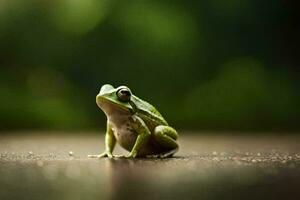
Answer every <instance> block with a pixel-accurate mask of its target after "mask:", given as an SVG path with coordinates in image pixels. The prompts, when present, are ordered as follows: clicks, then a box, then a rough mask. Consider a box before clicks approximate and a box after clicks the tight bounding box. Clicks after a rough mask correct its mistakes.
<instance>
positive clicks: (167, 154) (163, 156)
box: [146, 148, 178, 158]
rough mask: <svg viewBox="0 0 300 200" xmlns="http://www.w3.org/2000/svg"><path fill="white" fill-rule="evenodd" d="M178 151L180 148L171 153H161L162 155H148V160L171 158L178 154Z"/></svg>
mask: <svg viewBox="0 0 300 200" xmlns="http://www.w3.org/2000/svg"><path fill="white" fill-rule="evenodd" d="M177 151H178V148H176V149H172V150H171V151H168V152H165V153H161V154H153V155H147V156H146V158H170V157H172V156H173V155H174V154H175V153H176V152H177Z"/></svg>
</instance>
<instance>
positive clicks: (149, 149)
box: [89, 84, 178, 158]
mask: <svg viewBox="0 0 300 200" xmlns="http://www.w3.org/2000/svg"><path fill="white" fill-rule="evenodd" d="M96 103H97V105H98V106H99V107H100V108H101V109H102V110H103V112H104V113H105V115H106V117H107V124H106V134H105V152H104V153H102V154H99V155H89V157H93V158H102V157H109V158H113V157H128V158H135V157H158V158H166V157H171V156H172V155H173V154H175V153H176V152H177V151H178V143H177V141H176V140H177V138H178V134H177V132H176V130H175V129H174V128H172V127H171V126H169V125H168V123H167V121H166V120H165V119H164V118H163V116H162V115H161V114H160V113H159V112H158V111H157V110H156V108H155V107H154V106H152V105H151V104H150V103H148V102H146V101H144V100H142V99H140V98H138V97H137V96H135V95H133V94H132V92H131V90H130V89H129V88H128V87H127V86H120V87H117V88H114V87H113V86H112V85H109V84H105V85H103V86H102V87H101V89H100V92H99V94H98V95H97V96H96ZM116 143H118V144H119V145H120V146H121V147H123V148H124V149H126V150H127V151H129V152H130V153H129V154H128V155H126V156H118V155H114V154H113V150H114V147H115V145H116Z"/></svg>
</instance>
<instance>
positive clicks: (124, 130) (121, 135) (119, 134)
mask: <svg viewBox="0 0 300 200" xmlns="http://www.w3.org/2000/svg"><path fill="white" fill-rule="evenodd" d="M113 131H114V135H115V138H116V140H117V142H118V144H119V145H120V146H121V147H123V148H124V149H126V150H127V151H131V149H132V147H133V146H134V144H135V141H136V138H137V136H138V134H137V133H135V132H134V131H132V130H130V129H128V127H120V128H116V129H115V130H113Z"/></svg>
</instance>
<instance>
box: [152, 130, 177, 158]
mask: <svg viewBox="0 0 300 200" xmlns="http://www.w3.org/2000/svg"><path fill="white" fill-rule="evenodd" d="M153 136H154V138H155V140H156V141H157V143H158V144H159V145H160V146H162V147H163V149H165V152H163V153H161V154H157V155H150V156H148V157H159V158H166V157H170V156H172V155H173V154H174V153H176V152H177V151H178V143H177V142H176V140H177V138H178V134H177V131H176V130H175V129H174V128H172V127H170V126H165V125H159V126H157V127H156V128H155V129H154V133H153Z"/></svg>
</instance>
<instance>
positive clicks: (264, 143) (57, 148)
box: [0, 132, 300, 200]
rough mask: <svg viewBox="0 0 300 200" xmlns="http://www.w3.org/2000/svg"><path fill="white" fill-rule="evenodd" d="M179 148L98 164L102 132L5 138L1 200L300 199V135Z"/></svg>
mask: <svg viewBox="0 0 300 200" xmlns="http://www.w3.org/2000/svg"><path fill="white" fill-rule="evenodd" d="M179 143H180V150H179V152H178V153H177V154H176V155H175V156H174V157H173V158H168V159H108V158H103V159H91V158H87V155H88V154H97V153H101V152H102V151H103V150H104V134H103V133H84V132H83V133H62V132H61V133H59V132H34V133H31V132H21V133H9V132H7V133H2V134H1V135H0V199H1V200H17V199H22V200H27V199H28V200H29V199H30V200H35V199H43V200H50V199H55V200H59V199H62V200H64V199H66V200H77V199H78V200H79V199H83V200H90V199H97V200H106V199H108V200H110V199H116V200H117V199H122V200H124V199H131V200H133V199H145V200H147V199H149V200H154V199H163V200H165V199H172V200H177V199H201V200H213V199H218V200H227V199H228V200H229V199H230V200H232V199H243V200H245V199H246V200H247V199H249V200H250V199H251V200H256V199H264V200H265V199H272V200H274V199H285V200H286V199H295V200H296V199H300V190H299V189H300V136H297V135H288V134H270V133H268V134H261V133H256V134H247V135H245V134H240V133H237V132H235V133H222V134H221V133H219V134H209V133H204V132H199V133H197V132H194V133H188V132H186V133H185V132H182V133H181V134H180V138H179ZM116 153H118V154H126V153H127V152H125V151H123V150H122V149H121V148H120V147H117V149H116Z"/></svg>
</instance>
